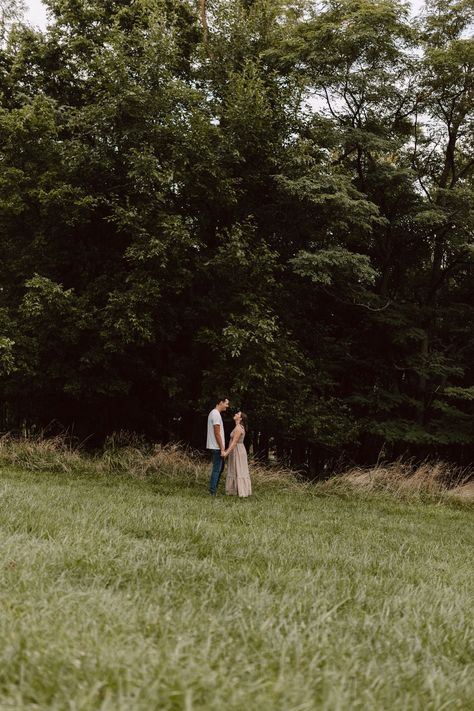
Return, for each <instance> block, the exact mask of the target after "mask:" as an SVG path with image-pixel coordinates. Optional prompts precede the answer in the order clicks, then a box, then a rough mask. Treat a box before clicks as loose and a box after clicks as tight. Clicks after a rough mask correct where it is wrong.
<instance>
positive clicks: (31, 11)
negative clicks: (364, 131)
mask: <svg viewBox="0 0 474 711" xmlns="http://www.w3.org/2000/svg"><path fill="white" fill-rule="evenodd" d="M423 4H424V0H412V3H411V5H412V11H413V13H414V14H417V13H418V12H419V10H420V9H421V8H422V6H423ZM26 5H27V10H26V19H27V20H28V22H30V23H31V24H32V25H34V26H35V27H39V28H40V29H45V27H46V25H47V23H48V16H47V13H46V7H45V5H44V3H42V2H41V0H27V3H26Z"/></svg>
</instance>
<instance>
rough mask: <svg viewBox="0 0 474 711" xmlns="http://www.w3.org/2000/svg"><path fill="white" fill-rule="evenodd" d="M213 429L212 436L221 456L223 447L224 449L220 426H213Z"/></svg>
mask: <svg viewBox="0 0 474 711" xmlns="http://www.w3.org/2000/svg"><path fill="white" fill-rule="evenodd" d="M213 427H214V435H215V437H216V442H217V444H218V445H219V449H220V450H221V454H222V453H223V452H224V450H225V447H224V442H223V441H222V437H221V426H220V425H213Z"/></svg>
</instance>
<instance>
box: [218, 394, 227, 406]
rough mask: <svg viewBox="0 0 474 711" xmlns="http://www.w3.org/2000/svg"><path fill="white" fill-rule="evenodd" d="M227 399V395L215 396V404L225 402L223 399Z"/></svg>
mask: <svg viewBox="0 0 474 711" xmlns="http://www.w3.org/2000/svg"><path fill="white" fill-rule="evenodd" d="M228 399H229V398H228V397H227V395H224V396H223V397H220V396H219V397H218V398H217V400H216V405H220V403H221V402H225V401H226V400H228Z"/></svg>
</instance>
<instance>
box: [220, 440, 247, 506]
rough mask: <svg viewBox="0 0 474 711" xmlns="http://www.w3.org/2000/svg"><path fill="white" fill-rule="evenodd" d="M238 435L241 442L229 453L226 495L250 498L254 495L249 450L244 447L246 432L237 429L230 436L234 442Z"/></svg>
mask: <svg viewBox="0 0 474 711" xmlns="http://www.w3.org/2000/svg"><path fill="white" fill-rule="evenodd" d="M236 434H237V436H238V437H239V441H238V442H237V444H236V446H235V447H234V449H233V450H232V452H230V453H229V458H228V460H227V476H226V480H225V493H226V494H230V495H234V496H241V497H245V496H250V494H251V493H252V483H251V481H250V475H249V463H248V459H247V450H246V449H245V445H244V437H245V432H242V430H240V429H239V431H237V429H234V430H232V432H231V434H230V436H231V439H232V440H233V438H234V436H235V435H236Z"/></svg>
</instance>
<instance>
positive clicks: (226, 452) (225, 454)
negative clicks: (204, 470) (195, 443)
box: [221, 449, 229, 459]
mask: <svg viewBox="0 0 474 711" xmlns="http://www.w3.org/2000/svg"><path fill="white" fill-rule="evenodd" d="M228 456H229V450H228V449H221V457H222V458H223V459H226V457H228Z"/></svg>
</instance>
